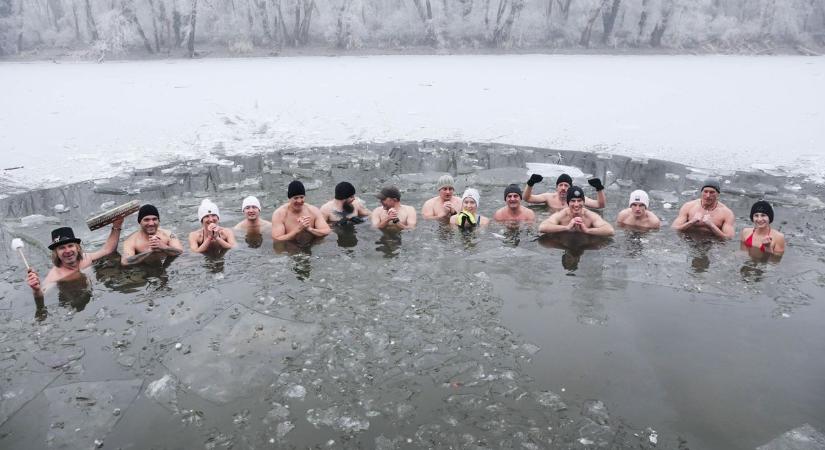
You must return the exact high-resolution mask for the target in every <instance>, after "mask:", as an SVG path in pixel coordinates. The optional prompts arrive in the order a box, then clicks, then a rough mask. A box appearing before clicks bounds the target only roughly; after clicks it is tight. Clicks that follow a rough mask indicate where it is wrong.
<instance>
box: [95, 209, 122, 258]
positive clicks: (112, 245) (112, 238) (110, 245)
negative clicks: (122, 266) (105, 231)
mask: <svg viewBox="0 0 825 450" xmlns="http://www.w3.org/2000/svg"><path fill="white" fill-rule="evenodd" d="M122 229H123V217H121V218H119V219H117V220H115V221H114V222H112V231H111V232H109V238H108V239H106V243H105V244H103V247H101V248H100V250H98V251H95V252H91V253H87V254H86V256H88V257H89V259H90V260H92V261H97V260H98V259H100V258H103V257H104V256H106V255H108V254H110V253H112V252H113V251H115V250H117V243H118V241H119V240H120V230H122Z"/></svg>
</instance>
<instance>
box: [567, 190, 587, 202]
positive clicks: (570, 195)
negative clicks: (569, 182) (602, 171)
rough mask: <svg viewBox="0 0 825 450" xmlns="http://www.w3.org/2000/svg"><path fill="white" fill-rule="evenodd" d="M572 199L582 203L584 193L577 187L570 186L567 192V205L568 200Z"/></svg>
mask: <svg viewBox="0 0 825 450" xmlns="http://www.w3.org/2000/svg"><path fill="white" fill-rule="evenodd" d="M574 198H578V199H581V201H584V191H583V190H582V188H580V187H578V186H571V187H570V189H568V190H567V203H568V204H569V203H570V200H573V199H574Z"/></svg>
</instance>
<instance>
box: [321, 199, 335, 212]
mask: <svg viewBox="0 0 825 450" xmlns="http://www.w3.org/2000/svg"><path fill="white" fill-rule="evenodd" d="M330 209H332V200H330V201H328V202H326V203H324V204H323V205H321V208H320V210H321V212H322V213H326V212H327V211H329V210H330Z"/></svg>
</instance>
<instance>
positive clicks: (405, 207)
mask: <svg viewBox="0 0 825 450" xmlns="http://www.w3.org/2000/svg"><path fill="white" fill-rule="evenodd" d="M401 209H403V210H404V211H406V212H407V214H415V208H413V207H412V206H410V205H401Z"/></svg>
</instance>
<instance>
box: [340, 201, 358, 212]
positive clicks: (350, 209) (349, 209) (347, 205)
mask: <svg viewBox="0 0 825 450" xmlns="http://www.w3.org/2000/svg"><path fill="white" fill-rule="evenodd" d="M341 209H343V210H344V213H346V214H352V212H353V211H355V206H353V205H352V203H349V202H344V204H343V205H341Z"/></svg>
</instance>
